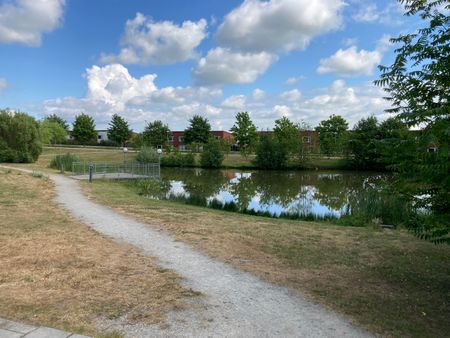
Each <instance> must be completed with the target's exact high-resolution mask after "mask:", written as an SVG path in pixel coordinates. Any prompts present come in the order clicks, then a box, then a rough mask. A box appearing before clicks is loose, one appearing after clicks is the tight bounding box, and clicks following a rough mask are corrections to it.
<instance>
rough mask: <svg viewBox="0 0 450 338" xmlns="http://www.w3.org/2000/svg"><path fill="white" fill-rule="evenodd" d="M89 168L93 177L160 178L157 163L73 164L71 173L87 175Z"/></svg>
mask: <svg viewBox="0 0 450 338" xmlns="http://www.w3.org/2000/svg"><path fill="white" fill-rule="evenodd" d="M90 167H91V168H92V175H94V177H99V176H102V175H103V176H105V177H106V176H107V177H110V178H114V176H115V175H117V177H120V176H122V177H123V176H126V177H129V178H133V177H160V174H161V169H160V165H159V163H138V162H123V163H107V162H103V163H99V162H73V163H72V172H73V174H74V175H89V170H90Z"/></svg>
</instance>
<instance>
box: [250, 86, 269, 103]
mask: <svg viewBox="0 0 450 338" xmlns="http://www.w3.org/2000/svg"><path fill="white" fill-rule="evenodd" d="M265 97H266V92H265V91H264V90H262V89H260V88H256V89H254V90H253V92H252V100H253V101H260V100H262V99H264V98H265Z"/></svg>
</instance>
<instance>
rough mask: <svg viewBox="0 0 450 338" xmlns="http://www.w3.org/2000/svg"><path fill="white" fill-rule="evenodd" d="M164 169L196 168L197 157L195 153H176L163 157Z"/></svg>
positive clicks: (162, 164)
mask: <svg viewBox="0 0 450 338" xmlns="http://www.w3.org/2000/svg"><path fill="white" fill-rule="evenodd" d="M161 166H163V167H193V166H195V155H194V154H193V153H187V154H182V153H180V152H179V151H177V150H176V151H174V152H172V153H169V154H167V155H164V156H163V157H161Z"/></svg>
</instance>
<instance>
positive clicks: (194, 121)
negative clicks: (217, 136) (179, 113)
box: [183, 115, 211, 144]
mask: <svg viewBox="0 0 450 338" xmlns="http://www.w3.org/2000/svg"><path fill="white" fill-rule="evenodd" d="M183 137H184V143H185V144H192V143H200V144H206V143H208V140H209V138H210V137H211V125H210V124H209V121H208V119H206V118H203V117H201V116H200V115H194V116H193V117H192V118H191V119H190V120H189V127H188V128H187V129H186V130H185V131H184V136H183Z"/></svg>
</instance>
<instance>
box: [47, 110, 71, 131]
mask: <svg viewBox="0 0 450 338" xmlns="http://www.w3.org/2000/svg"><path fill="white" fill-rule="evenodd" d="M44 121H49V122H56V123H58V124H59V125H60V126H61V127H63V128H64V130H65V131H66V132H69V124H68V123H67V121H66V120H64V119H63V118H62V117H60V116H58V115H56V114H51V115H48V116H46V117H45V118H44Z"/></svg>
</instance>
